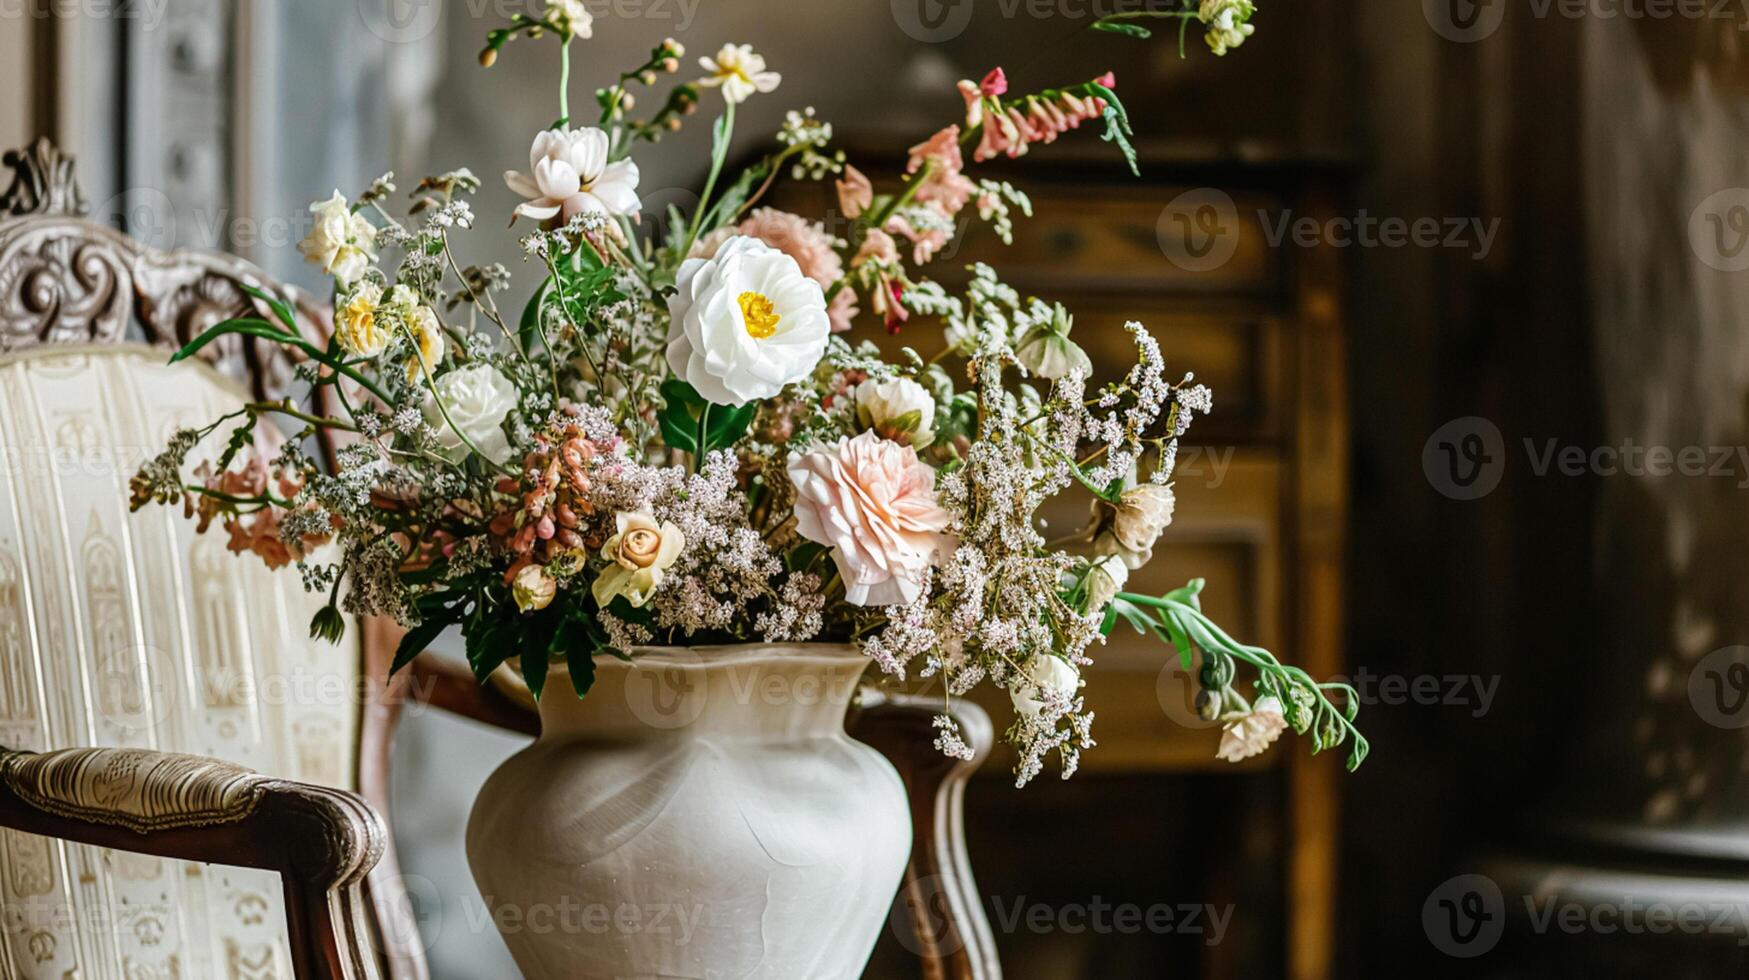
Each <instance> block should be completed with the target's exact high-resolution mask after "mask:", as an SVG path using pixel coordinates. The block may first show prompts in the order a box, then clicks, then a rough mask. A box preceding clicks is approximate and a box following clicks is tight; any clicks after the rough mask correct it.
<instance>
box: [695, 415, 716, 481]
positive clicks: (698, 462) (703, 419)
mask: <svg viewBox="0 0 1749 980" xmlns="http://www.w3.org/2000/svg"><path fill="white" fill-rule="evenodd" d="M710 425H711V403H710V402H705V403H704V411H702V412H700V413H699V415H698V441H697V442H696V443H695V448H696V450H697V451H696V452H694V453H693V454H692V471H693V472H694V473H697V472H698V470H699V467H700V466H703V465H704V453H705V444H704V440H705V433H706V432H709V431H710Z"/></svg>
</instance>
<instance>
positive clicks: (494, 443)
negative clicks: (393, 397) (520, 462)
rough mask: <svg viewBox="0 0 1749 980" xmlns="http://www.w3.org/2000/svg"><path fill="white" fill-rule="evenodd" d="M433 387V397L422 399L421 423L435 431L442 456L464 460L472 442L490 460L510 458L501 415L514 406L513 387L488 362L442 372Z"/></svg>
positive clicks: (428, 396) (499, 460)
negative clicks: (423, 417)
mask: <svg viewBox="0 0 1749 980" xmlns="http://www.w3.org/2000/svg"><path fill="white" fill-rule="evenodd" d="M435 386H436V388H437V395H436V397H432V396H430V395H427V396H426V398H425V424H426V425H429V426H430V427H431V428H432V429H434V430H435V431H436V433H437V442H438V445H440V446H442V447H443V449H444V454H445V455H446V456H448V457H449V458H451V459H453V460H457V461H460V460H462V459H465V458H466V457H467V455H468V452H469V451H470V450H469V447H468V443H469V442H472V443H473V445H474V448H477V449H478V450H479V451H480V455H482V456H485V457H486V458H487V459H490V460H492V461H493V462H494V463H503V462H505V461H506V460H508V459H509V458H510V437H509V436H507V435H505V434H504V418H505V416H507V415H509V414H510V412H511V410H512V409H514V408H515V407H516V386H515V385H513V384H511V383H510V379H508V378H506V377H504V375H502V374H500V373H498V369H497V368H495V367H493V366H492V365H490V364H472V365H469V366H467V367H464V368H458V369H456V370H454V371H451V372H449V373H448V374H445V375H442V376H441V377H439V378H438V379H437V381H436V382H435ZM438 399H442V405H441V407H440V406H439V404H438ZM446 410H447V412H448V414H449V418H448V419H447V420H446V419H445V418H444V412H445V411H446ZM458 430H459V431H458ZM464 435H465V436H466V437H467V438H466V439H463V436H464Z"/></svg>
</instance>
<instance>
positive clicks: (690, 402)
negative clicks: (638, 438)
mask: <svg viewBox="0 0 1749 980" xmlns="http://www.w3.org/2000/svg"><path fill="white" fill-rule="evenodd" d="M661 391H662V399H663V401H664V403H665V404H664V405H663V407H662V411H661V412H660V413H658V414H657V416H656V421H657V423H658V424H659V425H660V426H661V427H662V438H663V440H664V441H665V442H667V443H668V446H669V447H670V448H672V449H679V450H682V451H684V452H688V453H692V454H693V456H694V457H704V456H706V455H709V454H710V452H711V451H712V450H715V449H723V448H725V447H728V446H733V445H734V444H735V443H737V442H739V441H740V439H741V436H743V435H745V434H746V432H747V427H748V426H750V425H752V424H753V416H754V414H755V413H757V412H758V411H759V405H758V403H757V402H748V403H747V404H745V405H742V406H740V407H738V408H730V407H729V406H726V405H712V404H711V403H710V402H708V401H705V400H704V398H703V397H702V396H700V395H699V393H698V392H697V391H696V390H694V388H693V387H692V386H691V385H689V384H687V383H686V382H684V381H682V380H680V379H679V378H669V379H668V380H666V381H664V382H662V388H661Z"/></svg>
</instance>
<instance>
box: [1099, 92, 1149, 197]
mask: <svg viewBox="0 0 1749 980" xmlns="http://www.w3.org/2000/svg"><path fill="white" fill-rule="evenodd" d="M1087 88H1088V90H1089V91H1091V92H1092V93H1093V94H1094V95H1097V96H1099V97H1100V98H1102V99H1104V100H1105V133H1104V134H1103V135H1101V136H1100V139H1103V140H1105V141H1106V142H1107V143H1112V144H1115V145H1116V146H1117V148H1118V149H1119V150H1120V151H1122V153H1123V158H1124V162H1125V163H1127V164H1129V165H1130V173H1132V174H1135V175H1136V176H1137V177H1140V176H1141V175H1142V168H1141V167H1140V166H1139V165H1138V164H1137V162H1136V148H1135V146H1134V145H1133V144H1132V143H1131V142H1130V137H1131V136H1133V135H1134V134H1135V130H1133V129H1131V128H1130V116H1129V113H1128V112H1127V111H1125V110H1124V107H1123V102H1122V101H1121V100H1119V99H1118V97H1117V93H1116V92H1113V91H1112V90H1111V89H1109V88H1106V87H1105V86H1104V85H1101V84H1099V83H1098V82H1089V83H1087Z"/></svg>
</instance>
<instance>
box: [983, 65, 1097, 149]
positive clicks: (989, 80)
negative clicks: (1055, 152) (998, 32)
mask: <svg viewBox="0 0 1749 980" xmlns="http://www.w3.org/2000/svg"><path fill="white" fill-rule="evenodd" d="M1095 81H1096V82H1098V83H1099V84H1100V85H1103V86H1105V87H1106V88H1108V89H1109V88H1115V87H1116V86H1117V77H1116V76H1115V75H1113V74H1112V73H1111V72H1106V73H1105V74H1104V75H1101V76H1100V77H1099V78H1097V79H1095ZM959 89H960V95H961V96H963V97H964V98H965V100H966V125H968V126H973V127H976V126H983V127H984V128H983V134H982V138H980V139H979V141H978V148H977V150H975V151H974V152H973V153H972V159H973V160H976V161H978V162H980V163H981V162H983V161H985V160H989V159H992V158H994V157H996V156H999V155H1007V156H1009V157H1018V156H1021V155H1023V154H1025V153H1026V150H1027V148H1028V147H1029V146H1031V145H1032V144H1034V143H1053V142H1055V141H1056V139H1057V137H1058V136H1061V135H1062V134H1064V133H1066V132H1068V131H1069V130H1071V129H1076V128H1079V127H1080V125H1081V124H1082V123H1083V122H1086V121H1088V120H1090V119H1099V118H1101V117H1102V116H1104V115H1105V106H1106V101H1105V100H1104V99H1102V98H1099V97H1098V96H1093V95H1089V96H1079V95H1075V94H1074V93H1072V92H1064V91H1059V92H1055V93H1052V94H1051V95H1049V96H1038V95H1028V96H1025V97H1024V98H1021V99H1019V100H1017V101H1015V102H1014V103H1012V104H1009V105H1003V103H1002V96H1003V95H1005V94H1007V92H1008V77H1007V76H1006V75H1005V74H1003V72H1002V69H1000V68H997V69H995V70H994V71H992V72H990V74H988V75H985V76H984V80H983V82H982V83H979V84H976V85H974V84H973V83H972V82H970V81H961V82H960V84H959Z"/></svg>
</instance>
